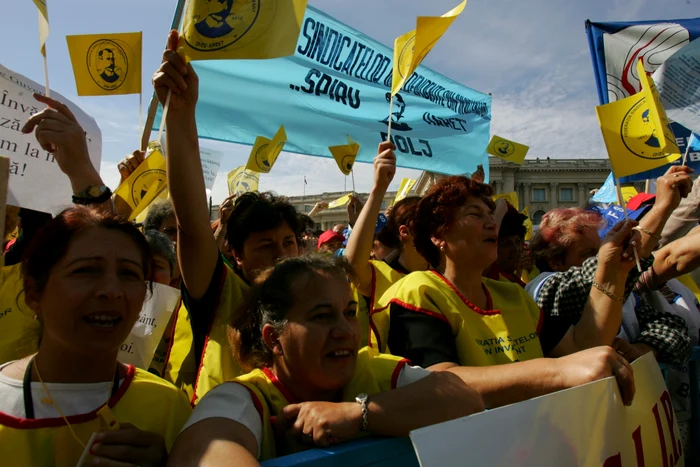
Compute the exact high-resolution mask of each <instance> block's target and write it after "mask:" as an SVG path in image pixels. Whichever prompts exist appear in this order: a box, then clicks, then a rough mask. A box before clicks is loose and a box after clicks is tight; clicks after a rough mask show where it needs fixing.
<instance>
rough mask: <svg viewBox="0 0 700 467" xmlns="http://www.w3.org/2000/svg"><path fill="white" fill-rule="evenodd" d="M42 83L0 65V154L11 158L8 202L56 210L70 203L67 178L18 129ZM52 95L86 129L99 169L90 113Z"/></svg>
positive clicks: (97, 135)
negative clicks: (33, 94)
mask: <svg viewBox="0 0 700 467" xmlns="http://www.w3.org/2000/svg"><path fill="white" fill-rule="evenodd" d="M43 90H44V86H43V85H39V84H37V83H36V82H35V81H32V80H31V79H29V78H27V77H25V76H23V75H21V74H19V73H16V72H14V71H12V70H10V69H8V68H5V67H4V66H2V65H0V93H1V94H0V154H3V155H5V156H7V157H9V159H10V183H9V186H10V189H9V193H8V199H7V204H10V205H14V206H21V207H24V208H29V209H34V210H37V211H43V212H50V213H56V212H58V211H59V210H60V209H62V208H63V207H65V206H67V205H69V204H71V195H72V194H73V191H72V189H71V186H70V181H69V180H68V177H66V176H65V175H64V174H63V173H62V172H61V170H60V169H59V168H58V164H57V163H56V161H55V160H54V157H53V156H52V155H51V154H50V153H48V152H46V151H44V150H43V149H42V148H41V146H39V143H37V141H36V138H35V137H34V134H33V133H32V134H24V133H22V132H21V131H20V130H21V129H22V126H24V122H25V121H26V120H27V118H29V117H30V116H32V115H34V114H36V113H37V112H40V111H41V110H42V109H43V107H44V106H43V104H40V103H39V102H37V101H36V100H35V99H34V97H33V96H32V93H34V92H38V93H41V94H43V93H44V92H43ZM51 97H52V98H54V99H56V100H59V101H61V102H63V103H64V104H66V105H67V106H68V108H69V109H70V110H71V112H73V115H75V118H77V119H78V123H80V126H82V127H83V130H85V136H86V139H87V144H88V151H89V152H90V160H91V161H92V164H93V165H94V166H95V167H96V168H97V169H98V170H99V168H100V160H101V158H102V134H101V132H100V129H99V128H98V126H97V123H96V122H95V120H93V118H92V117H90V116H89V115H87V114H86V113H85V112H83V111H82V110H81V109H80V108H79V107H78V106H77V105H75V104H73V103H72V102H71V101H69V100H68V99H66V98H65V97H63V96H62V95H60V94H59V93H57V92H55V91H53V90H52V91H51Z"/></svg>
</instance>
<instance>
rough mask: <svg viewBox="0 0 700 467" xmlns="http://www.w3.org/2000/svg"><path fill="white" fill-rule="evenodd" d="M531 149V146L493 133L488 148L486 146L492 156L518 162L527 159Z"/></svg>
mask: <svg viewBox="0 0 700 467" xmlns="http://www.w3.org/2000/svg"><path fill="white" fill-rule="evenodd" d="M529 150H530V147H529V146H525V145H524V144H520V143H516V142H515V141H511V140H508V139H505V138H501V137H500V136H496V135H493V137H492V138H491V142H489V145H488V148H486V152H488V153H489V154H491V155H492V156H496V157H498V158H500V159H503V160H506V161H510V162H515V163H516V164H522V163H523V162H524V161H525V156H527V152H528V151H529Z"/></svg>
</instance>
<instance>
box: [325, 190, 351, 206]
mask: <svg viewBox="0 0 700 467" xmlns="http://www.w3.org/2000/svg"><path fill="white" fill-rule="evenodd" d="M351 196H352V194H347V195H345V196H341V197H340V198H338V199H336V200H334V201H331V202H330V203H328V209H333V208H339V207H341V206H345V205H346V204H348V203H349V202H350V197H351Z"/></svg>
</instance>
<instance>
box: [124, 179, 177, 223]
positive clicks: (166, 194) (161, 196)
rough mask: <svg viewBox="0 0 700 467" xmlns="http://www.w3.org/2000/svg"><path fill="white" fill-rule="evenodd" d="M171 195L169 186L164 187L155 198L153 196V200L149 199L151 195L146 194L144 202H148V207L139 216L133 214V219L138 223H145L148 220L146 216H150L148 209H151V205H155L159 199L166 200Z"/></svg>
mask: <svg viewBox="0 0 700 467" xmlns="http://www.w3.org/2000/svg"><path fill="white" fill-rule="evenodd" d="M149 193H150V191H149ZM169 196H170V192H169V191H168V187H167V186H165V187H163V189H162V190H161V191H160V193H158V195H157V196H156V197H155V198H153V199H152V200H151V201H148V199H147V198H149V195H148V194H146V196H144V199H143V203H146V207H145V208H144V210H143V211H141V213H140V214H139V215H138V216H133V215H132V219H131V220H133V221H134V222H135V223H137V224H143V222H144V221H145V220H146V216H148V211H149V210H150V209H151V206H153V203H155V202H157V201H163V200H166V199H168V197H169ZM147 201H148V202H147Z"/></svg>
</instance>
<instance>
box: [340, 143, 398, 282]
mask: <svg viewBox="0 0 700 467" xmlns="http://www.w3.org/2000/svg"><path fill="white" fill-rule="evenodd" d="M394 149H395V146H394V145H393V144H392V143H391V142H389V141H384V142H382V143H379V149H378V150H377V157H375V158H374V186H373V187H372V191H371V192H370V194H369V198H368V199H367V202H366V203H365V206H364V207H363V208H362V212H360V215H359V217H358V218H357V223H356V224H355V226H354V227H353V230H352V235H350V239H349V240H348V245H347V248H346V249H345V258H347V260H348V261H349V262H350V264H351V265H352V266H353V268H354V269H355V272H356V274H357V279H358V287H357V288H358V290H359V291H360V293H361V294H363V295H365V296H369V295H371V293H372V268H371V266H370V265H369V258H370V253H371V252H372V244H373V241H374V228H375V226H376V225H377V217H378V216H379V211H380V210H381V208H382V200H383V199H384V195H386V190H387V189H388V188H389V184H390V183H391V181H392V180H393V178H394V174H395V173H396V156H395V155H394Z"/></svg>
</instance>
